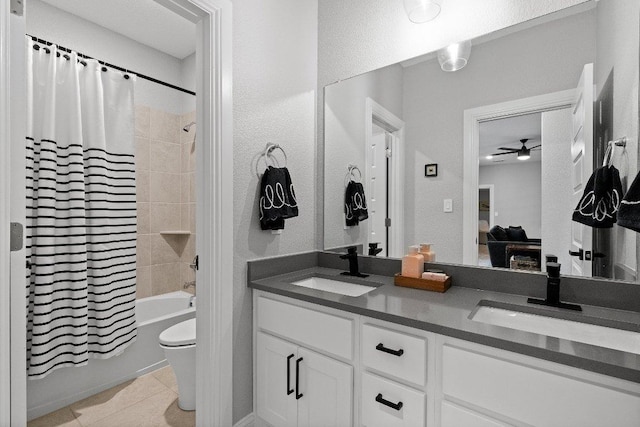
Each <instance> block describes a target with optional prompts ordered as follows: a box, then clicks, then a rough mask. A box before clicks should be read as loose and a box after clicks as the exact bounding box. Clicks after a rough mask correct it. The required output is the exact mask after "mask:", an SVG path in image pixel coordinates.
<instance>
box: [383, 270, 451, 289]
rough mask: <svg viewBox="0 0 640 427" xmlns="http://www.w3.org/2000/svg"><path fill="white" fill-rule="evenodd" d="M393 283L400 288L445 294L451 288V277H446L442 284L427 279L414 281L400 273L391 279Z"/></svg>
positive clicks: (414, 279)
mask: <svg viewBox="0 0 640 427" xmlns="http://www.w3.org/2000/svg"><path fill="white" fill-rule="evenodd" d="M393 283H394V284H395V285H396V286H402V287H405V288H416V289H424V290H426V291H433V292H440V293H442V292H446V291H447V289H449V288H450V287H451V277H448V278H447V280H445V281H444V282H438V281H436V280H429V279H422V278H420V279H416V278H414V277H405V276H402V275H401V274H400V273H397V274H396V275H395V276H394V277H393Z"/></svg>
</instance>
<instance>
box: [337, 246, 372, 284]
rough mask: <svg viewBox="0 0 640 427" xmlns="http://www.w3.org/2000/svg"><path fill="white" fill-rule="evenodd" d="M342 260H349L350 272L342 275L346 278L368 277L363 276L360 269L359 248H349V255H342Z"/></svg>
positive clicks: (344, 272)
mask: <svg viewBox="0 0 640 427" xmlns="http://www.w3.org/2000/svg"><path fill="white" fill-rule="evenodd" d="M340 259H347V260H349V271H343V272H342V273H340V274H342V275H344V276H355V277H367V276H369V275H368V274H362V273H360V271H359V268H358V248H356V247H355V246H351V247H349V248H347V253H346V254H344V255H340Z"/></svg>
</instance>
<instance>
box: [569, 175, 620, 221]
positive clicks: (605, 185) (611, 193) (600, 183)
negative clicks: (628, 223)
mask: <svg viewBox="0 0 640 427" xmlns="http://www.w3.org/2000/svg"><path fill="white" fill-rule="evenodd" d="M621 201H622V183H621V182H620V173H619V172H618V169H616V168H615V167H613V166H603V167H600V168H598V169H596V170H595V171H594V172H593V174H592V175H591V177H590V178H589V181H588V182H587V186H586V187H585V189H584V193H583V194H582V197H581V198H580V202H578V206H576V208H575V210H574V211H573V220H574V221H576V222H579V223H581V224H585V225H588V226H589V227H594V228H611V227H613V224H615V222H616V217H617V212H618V209H619V208H620V202H621Z"/></svg>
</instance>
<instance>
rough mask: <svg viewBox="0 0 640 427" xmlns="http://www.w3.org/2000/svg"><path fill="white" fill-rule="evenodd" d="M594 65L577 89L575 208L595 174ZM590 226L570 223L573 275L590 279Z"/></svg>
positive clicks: (573, 149) (585, 71) (573, 154)
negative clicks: (588, 252) (586, 253)
mask: <svg viewBox="0 0 640 427" xmlns="http://www.w3.org/2000/svg"><path fill="white" fill-rule="evenodd" d="M593 101H594V89H593V64H586V65H585V66H584V69H583V71H582V75H581V76H580V81H579V82H578V87H577V89H576V101H575V104H574V106H573V114H572V116H573V139H572V141H571V160H572V166H571V167H572V172H573V178H572V183H573V197H572V201H573V206H577V205H578V202H579V201H580V198H581V197H582V193H583V192H584V188H585V186H586V184H587V181H588V180H589V177H590V176H591V173H592V172H593ZM591 237H592V230H591V227H588V226H586V225H583V224H580V223H578V222H575V221H571V253H572V255H573V256H572V257H571V274H572V275H575V276H584V277H591V261H590V260H587V259H586V257H585V256H584V255H585V252H586V251H591Z"/></svg>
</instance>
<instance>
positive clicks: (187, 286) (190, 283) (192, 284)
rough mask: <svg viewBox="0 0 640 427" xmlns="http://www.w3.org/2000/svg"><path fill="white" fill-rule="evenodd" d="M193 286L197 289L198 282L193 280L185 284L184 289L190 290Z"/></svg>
mask: <svg viewBox="0 0 640 427" xmlns="http://www.w3.org/2000/svg"><path fill="white" fill-rule="evenodd" d="M191 286H193V287H194V288H195V287H196V281H195V280H192V281H191V282H184V286H183V289H187V288H190V287H191Z"/></svg>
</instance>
